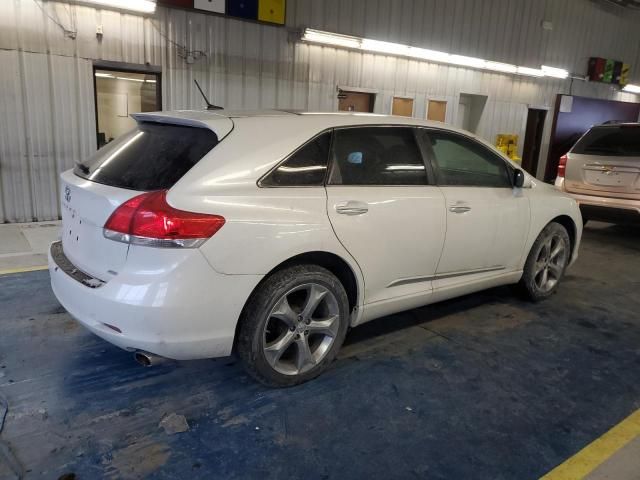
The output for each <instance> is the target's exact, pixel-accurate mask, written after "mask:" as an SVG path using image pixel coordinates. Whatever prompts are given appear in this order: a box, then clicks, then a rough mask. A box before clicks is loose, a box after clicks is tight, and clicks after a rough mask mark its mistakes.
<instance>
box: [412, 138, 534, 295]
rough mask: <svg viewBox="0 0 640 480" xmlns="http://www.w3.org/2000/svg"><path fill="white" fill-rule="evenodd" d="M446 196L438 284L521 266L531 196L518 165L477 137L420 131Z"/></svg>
mask: <svg viewBox="0 0 640 480" xmlns="http://www.w3.org/2000/svg"><path fill="white" fill-rule="evenodd" d="M420 138H421V140H423V143H424V144H425V147H426V148H425V150H427V151H430V157H431V160H432V163H433V168H434V173H435V176H436V181H437V184H438V185H439V186H440V189H441V190H442V192H443V194H444V197H445V211H446V218H447V234H446V238H445V244H444V248H443V251H442V256H441V258H440V262H439V264H438V268H437V272H436V273H437V280H436V282H435V284H434V288H442V287H447V286H452V285H456V284H462V283H465V282H469V281H474V280H478V279H481V278H485V277H492V276H495V275H500V274H502V273H508V272H512V271H514V270H516V269H517V268H518V266H519V264H520V262H521V258H522V255H523V249H524V244H525V241H526V238H527V234H528V225H529V215H530V214H529V199H528V198H527V197H526V196H525V195H523V192H522V190H521V189H519V188H513V186H512V180H511V179H512V177H513V173H512V172H513V169H512V167H510V166H508V164H507V162H506V161H505V160H504V159H503V158H501V157H500V156H499V155H498V154H497V153H495V152H493V151H491V150H490V149H489V148H487V147H486V146H484V145H482V144H481V143H480V142H478V141H477V140H475V139H473V138H471V137H467V136H465V135H462V134H457V133H454V132H448V131H443V130H436V129H433V130H424V131H422V132H421V135H420Z"/></svg>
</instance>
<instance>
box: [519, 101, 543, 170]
mask: <svg viewBox="0 0 640 480" xmlns="http://www.w3.org/2000/svg"><path fill="white" fill-rule="evenodd" d="M546 116H547V111H546V110H540V109H537V108H530V109H529V113H528V114H527V128H526V131H525V135H524V146H523V147H522V168H523V169H524V170H526V171H527V172H529V173H530V174H531V175H533V176H535V174H536V172H537V170H538V160H539V159H540V145H541V144H542V131H543V130H544V120H545V117H546Z"/></svg>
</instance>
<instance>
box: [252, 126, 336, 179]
mask: <svg viewBox="0 0 640 480" xmlns="http://www.w3.org/2000/svg"><path fill="white" fill-rule="evenodd" d="M330 144H331V133H330V132H327V133H323V134H322V135H319V136H317V137H316V138H314V139H313V140H311V141H310V142H308V143H307V144H305V145H303V146H302V147H301V148H299V149H298V150H297V151H296V152H294V153H293V154H292V155H291V156H290V157H289V158H288V159H287V160H285V161H284V162H282V163H281V164H280V165H279V166H278V167H277V168H276V169H275V170H273V171H272V172H271V173H269V174H268V175H267V176H266V177H265V178H263V179H262V180H261V181H260V185H261V186H263V187H311V186H322V185H324V179H325V175H326V173H327V162H328V159H329V145H330Z"/></svg>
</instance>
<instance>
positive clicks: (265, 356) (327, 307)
mask: <svg viewBox="0 0 640 480" xmlns="http://www.w3.org/2000/svg"><path fill="white" fill-rule="evenodd" d="M348 327H349V300H348V298H347V294H346V292H345V289H344V287H343V286H342V284H341V283H340V281H339V280H338V279H337V278H336V277H335V276H334V275H333V274H332V273H331V272H329V271H328V270H326V269H324V268H322V267H320V266H317V265H295V266H292V267H288V268H285V269H283V270H280V271H277V272H275V273H273V274H272V275H270V276H269V277H267V278H266V279H265V280H264V281H263V282H262V284H261V285H260V286H259V287H258V288H257V289H256V291H254V292H253V294H252V295H251V297H250V298H249V300H248V301H247V304H246V305H245V308H244V309H243V312H242V315H241V317H240V324H239V330H238V337H237V343H236V349H237V352H238V355H239V357H240V359H241V360H242V363H243V365H244V367H245V370H246V371H247V372H248V373H249V374H250V375H251V376H252V377H253V378H255V379H256V380H258V381H259V382H261V383H263V384H264V385H267V386H270V387H288V386H292V385H298V384H300V383H303V382H306V381H308V380H311V379H312V378H315V377H317V376H318V375H320V374H321V373H322V372H323V371H325V370H326V369H327V367H328V366H329V364H330V363H331V362H332V361H333V360H334V358H335V357H336V354H337V353H338V350H339V349H340V347H341V346H342V342H343V341H344V338H345V336H346V333H347V329H348Z"/></svg>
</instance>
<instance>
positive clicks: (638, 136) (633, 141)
mask: <svg viewBox="0 0 640 480" xmlns="http://www.w3.org/2000/svg"><path fill="white" fill-rule="evenodd" d="M571 152H572V153H578V154H584V155H605V156H612V157H638V156H640V127H636V126H617V127H594V128H592V129H591V130H589V131H588V132H587V133H586V134H585V135H584V136H583V137H582V138H581V139H580V140H579V141H578V143H576V145H575V146H574V147H573V149H572V150H571Z"/></svg>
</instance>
